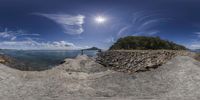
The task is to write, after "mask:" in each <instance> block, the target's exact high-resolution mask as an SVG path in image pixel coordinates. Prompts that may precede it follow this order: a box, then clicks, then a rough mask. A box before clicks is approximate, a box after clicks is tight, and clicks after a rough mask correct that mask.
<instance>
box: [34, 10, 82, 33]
mask: <svg viewBox="0 0 200 100" xmlns="http://www.w3.org/2000/svg"><path fill="white" fill-rule="evenodd" d="M34 15H39V16H43V17H46V18H48V19H50V20H52V21H54V22H56V23H57V24H58V25H60V26H61V27H62V28H63V29H64V32H65V33H67V34H70V35H77V34H81V33H83V32H84V29H83V24H84V19H85V16H83V15H76V16H72V15H68V14H43V13H34Z"/></svg>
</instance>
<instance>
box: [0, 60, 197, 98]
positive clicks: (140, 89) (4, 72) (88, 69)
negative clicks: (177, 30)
mask: <svg viewBox="0 0 200 100" xmlns="http://www.w3.org/2000/svg"><path fill="white" fill-rule="evenodd" d="M122 99H123V100H146V99H148V100H199V99H200V63H199V62H198V61H196V60H194V59H193V58H190V57H187V56H177V57H176V58H174V59H172V60H170V61H168V62H167V63H166V64H164V65H163V66H160V67H158V68H157V69H151V70H150V71H145V72H139V73H134V74H126V73H122V72H116V71H113V70H110V69H107V68H106V67H103V66H102V65H100V64H98V63H96V62H95V60H94V59H92V58H89V57H87V56H78V57H77V58H76V59H66V60H65V63H63V64H61V65H59V66H57V67H55V68H53V69H50V70H46V71H40V72H37V71H19V70H16V69H12V68H9V67H7V66H5V65H2V64H1V65H0V100H122Z"/></svg>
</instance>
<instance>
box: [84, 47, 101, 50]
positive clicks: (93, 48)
mask: <svg viewBox="0 0 200 100" xmlns="http://www.w3.org/2000/svg"><path fill="white" fill-rule="evenodd" d="M83 50H101V49H99V48H97V47H91V48H87V49H83Z"/></svg>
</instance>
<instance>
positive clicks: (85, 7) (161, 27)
mask: <svg viewBox="0 0 200 100" xmlns="http://www.w3.org/2000/svg"><path fill="white" fill-rule="evenodd" d="M199 5H200V1H198V0H154V1H150V0H0V48H6V49H64V50H71V49H81V48H88V47H92V46H96V47H99V48H102V49H107V48H109V46H111V45H112V44H113V43H114V42H115V41H116V40H117V39H118V38H120V37H124V36H130V35H131V36H159V37H161V38H162V39H167V40H170V41H173V42H176V43H178V44H182V45H184V46H186V47H188V48H190V49H200V10H199V9H200V6H199ZM97 16H101V17H103V18H105V19H106V21H105V22H104V23H98V22H97V21H96V20H95V19H96V18H97Z"/></svg>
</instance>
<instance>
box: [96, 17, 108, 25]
mask: <svg viewBox="0 0 200 100" xmlns="http://www.w3.org/2000/svg"><path fill="white" fill-rule="evenodd" d="M95 21H96V22H97V23H99V24H102V23H105V21H106V18H105V17H103V16H97V17H96V18H95Z"/></svg>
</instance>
